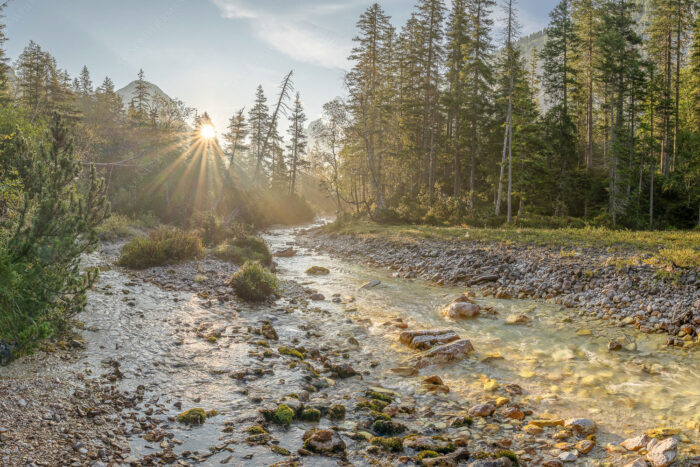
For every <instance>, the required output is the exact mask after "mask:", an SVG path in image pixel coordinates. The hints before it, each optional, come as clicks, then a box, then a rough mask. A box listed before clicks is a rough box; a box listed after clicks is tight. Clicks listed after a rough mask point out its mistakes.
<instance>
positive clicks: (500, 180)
mask: <svg viewBox="0 0 700 467" xmlns="http://www.w3.org/2000/svg"><path fill="white" fill-rule="evenodd" d="M509 126H510V115H507V116H506V127H505V130H504V132H503V153H502V154H501V168H500V172H499V175H498V191H497V192H496V211H495V214H496V215H497V216H500V215H501V197H502V194H503V176H504V172H505V170H506V150H507V148H508V127H509Z"/></svg>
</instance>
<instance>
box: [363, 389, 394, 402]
mask: <svg viewBox="0 0 700 467" xmlns="http://www.w3.org/2000/svg"><path fill="white" fill-rule="evenodd" d="M365 396H367V397H369V398H370V399H376V400H380V401H384V402H386V403H387V404H389V403H391V402H392V401H393V400H394V398H393V397H392V396H391V395H390V394H386V393H382V392H378V391H367V392H366V393H365Z"/></svg>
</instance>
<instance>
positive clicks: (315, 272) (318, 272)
mask: <svg viewBox="0 0 700 467" xmlns="http://www.w3.org/2000/svg"><path fill="white" fill-rule="evenodd" d="M330 272H331V271H330V270H329V269H328V268H324V267H323V266H311V267H310V268H309V269H307V270H306V274H308V275H310V276H326V275H328V274H330Z"/></svg>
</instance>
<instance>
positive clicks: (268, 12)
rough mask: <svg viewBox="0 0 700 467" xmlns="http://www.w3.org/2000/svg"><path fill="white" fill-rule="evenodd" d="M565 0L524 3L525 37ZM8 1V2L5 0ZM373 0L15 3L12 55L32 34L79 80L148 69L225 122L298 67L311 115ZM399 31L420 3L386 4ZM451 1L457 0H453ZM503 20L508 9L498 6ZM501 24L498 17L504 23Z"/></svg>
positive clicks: (328, 95)
mask: <svg viewBox="0 0 700 467" xmlns="http://www.w3.org/2000/svg"><path fill="white" fill-rule="evenodd" d="M556 1H557V0H520V1H519V7H520V10H521V12H520V22H521V23H522V26H523V27H522V29H523V31H522V32H523V34H529V33H531V32H535V31H537V30H540V29H542V28H543V27H544V26H545V25H546V23H547V20H548V15H549V11H550V10H551V9H552V7H553V6H554V4H555V3H556ZM0 3H2V0H0ZM370 3H371V1H370V0H329V1H322V0H118V1H117V0H111V1H110V0H10V2H9V4H8V6H7V8H6V9H5V12H4V13H5V16H6V18H5V22H6V24H7V30H6V32H7V35H8V37H9V40H8V42H7V44H6V48H7V51H8V55H9V56H10V57H11V58H12V59H13V60H14V59H16V58H17V56H18V55H19V54H20V52H21V51H22V49H23V48H24V47H25V46H26V45H27V43H28V42H29V41H30V40H34V41H35V42H37V43H38V44H39V45H40V46H41V47H42V48H44V49H45V50H47V51H48V52H50V53H51V54H52V55H54V56H55V57H56V59H57V60H58V63H59V65H60V66H61V67H63V68H66V69H67V70H68V71H69V72H70V73H71V75H72V76H75V75H77V74H78V73H79V71H80V69H81V68H82V66H83V65H87V67H88V69H89V70H90V72H91V75H92V79H93V82H94V83H95V86H97V85H98V84H99V83H100V82H101V81H102V80H103V79H104V77H105V76H106V75H108V76H110V77H111V78H112V79H113V80H114V82H115V83H116V86H117V88H121V87H123V86H125V85H126V84H128V83H129V82H130V81H132V80H133V79H135V78H136V74H137V72H138V70H139V68H143V69H144V71H145V73H146V79H147V80H149V81H151V82H153V83H155V84H157V85H158V86H159V87H160V88H161V89H162V90H163V91H164V92H165V93H167V94H168V95H170V96H171V97H177V98H180V99H182V100H183V101H185V102H186V103H187V104H188V105H190V106H192V107H196V108H197V109H199V111H200V112H203V111H208V112H209V113H210V114H211V115H212V117H213V118H214V122H215V124H216V125H217V126H218V127H219V128H221V127H223V126H225V124H226V122H227V120H228V118H229V117H230V116H231V115H232V114H233V113H234V111H235V110H236V109H239V108H241V107H243V106H246V107H250V104H251V101H252V100H253V96H254V92H255V88H256V86H257V85H258V84H262V85H263V88H264V89H265V92H266V95H267V96H268V98H269V99H271V98H272V97H273V95H274V93H275V92H276V90H277V89H276V87H277V84H278V82H279V81H280V79H281V78H282V76H283V75H284V74H285V73H286V72H287V71H289V70H290V69H293V70H294V73H295V78H294V82H295V84H296V89H297V90H298V91H299V92H300V93H301V96H302V100H303V101H304V103H305V106H306V113H307V116H308V117H309V118H310V119H315V118H317V117H318V116H319V115H320V112H321V106H322V105H323V103H324V102H327V101H328V100H330V99H332V98H333V97H335V96H338V95H341V94H342V93H343V89H342V77H343V68H345V67H346V66H347V63H346V60H345V58H346V57H347V55H348V52H349V50H350V48H351V47H352V41H351V39H352V37H353V36H354V34H355V22H356V21H357V18H358V17H359V15H360V14H361V13H362V11H363V10H364V9H366V8H367V6H369V4H370ZM379 3H380V4H381V5H382V7H383V8H384V9H385V11H386V12H387V14H389V15H391V16H392V23H393V24H394V25H395V26H397V28H399V27H400V26H401V24H403V22H404V21H405V20H406V19H407V17H408V16H409V15H410V12H411V10H412V9H413V6H414V4H415V1H414V0H383V1H380V2H379ZM446 3H448V4H449V1H448V2H446ZM496 13H497V16H498V17H500V16H502V15H501V11H500V8H499V9H497V11H496ZM497 24H498V21H497Z"/></svg>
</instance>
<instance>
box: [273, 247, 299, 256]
mask: <svg viewBox="0 0 700 467" xmlns="http://www.w3.org/2000/svg"><path fill="white" fill-rule="evenodd" d="M296 254H297V252H296V251H295V250H294V248H293V247H291V246H290V247H289V248H285V249H284V250H279V251H276V252H275V256H279V257H280V258H291V257H292V256H294V255H296Z"/></svg>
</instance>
